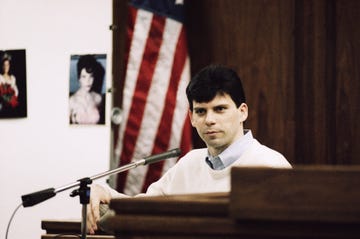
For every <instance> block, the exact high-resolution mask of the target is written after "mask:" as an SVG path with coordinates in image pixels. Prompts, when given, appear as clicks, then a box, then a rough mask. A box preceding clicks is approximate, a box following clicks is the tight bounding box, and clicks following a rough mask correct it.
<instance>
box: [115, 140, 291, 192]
mask: <svg viewBox="0 0 360 239" xmlns="http://www.w3.org/2000/svg"><path fill="white" fill-rule="evenodd" d="M206 156H207V149H206V148H202V149H194V150H192V151H190V152H189V153H187V154H186V155H185V156H184V157H182V158H181V159H180V160H179V161H178V163H177V164H175V165H174V166H173V167H172V168H171V169H169V170H168V171H167V172H166V173H165V174H164V175H163V176H162V177H161V178H160V179H159V180H158V181H157V182H155V183H153V184H151V185H150V186H149V188H148V190H147V192H146V194H145V195H147V196H158V195H171V194H189V193H209V192H229V191H230V170H231V167H234V166H239V167H241V166H243V167H274V168H291V165H290V164H289V162H288V161H287V160H286V159H285V157H284V156H283V155H282V154H280V153H279V152H277V151H275V150H272V149H270V148H268V147H266V146H265V145H262V144H260V143H259V142H258V141H257V140H256V139H253V141H252V143H251V145H250V147H249V149H247V150H246V151H245V152H244V154H243V155H242V156H241V157H240V158H239V159H238V160H237V161H235V162H234V163H233V164H232V165H231V166H230V167H227V168H225V169H222V170H213V169H211V168H210V167H209V165H208V164H207V163H206V162H205V158H206ZM111 191H112V192H111V194H112V196H121V195H122V196H124V195H123V194H119V193H116V191H115V190H111ZM141 195H142V196H143V195H144V194H141ZM139 196H140V195H139Z"/></svg>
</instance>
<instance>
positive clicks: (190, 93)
mask: <svg viewBox="0 0 360 239" xmlns="http://www.w3.org/2000/svg"><path fill="white" fill-rule="evenodd" d="M225 93H226V94H229V95H230V97H231V99H232V100H233V101H234V102H235V104H236V106H237V107H239V106H240V105H241V103H245V94H244V90H243V86H242V83H241V79H240V77H239V76H238V75H237V73H236V72H235V71H234V70H232V69H230V68H228V67H225V66H221V65H209V66H207V67H205V68H203V69H202V70H201V71H200V72H198V73H197V74H196V75H195V76H194V77H193V78H192V79H191V81H190V82H189V84H188V86H187V88H186V96H187V98H188V101H189V105H190V110H191V111H192V110H193V101H196V102H199V103H203V102H209V101H211V100H212V99H214V98H215V96H216V95H217V94H220V95H223V94H225Z"/></svg>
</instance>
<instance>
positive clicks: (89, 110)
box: [69, 54, 106, 124]
mask: <svg viewBox="0 0 360 239" xmlns="http://www.w3.org/2000/svg"><path fill="white" fill-rule="evenodd" d="M105 69H106V55H105V54H98V55H91V54H87V55H72V56H71V61H70V92H69V121H70V124H105V92H106V84H105V79H106V78H105Z"/></svg>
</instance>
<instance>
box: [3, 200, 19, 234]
mask: <svg viewBox="0 0 360 239" xmlns="http://www.w3.org/2000/svg"><path fill="white" fill-rule="evenodd" d="M21 206H22V203H20V205H19V206H17V207H16V208H15V210H14V212H13V213H12V215H11V217H10V220H9V223H8V225H7V228H6V235H5V239H8V234H9V229H10V224H11V222H12V220H13V218H14V216H15V213H16V212H17V211H18V210H19V208H20V207H21Z"/></svg>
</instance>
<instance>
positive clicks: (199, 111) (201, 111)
mask: <svg viewBox="0 0 360 239" xmlns="http://www.w3.org/2000/svg"><path fill="white" fill-rule="evenodd" d="M195 113H196V114H198V115H201V114H204V113H205V110H204V109H196V110H195Z"/></svg>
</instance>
